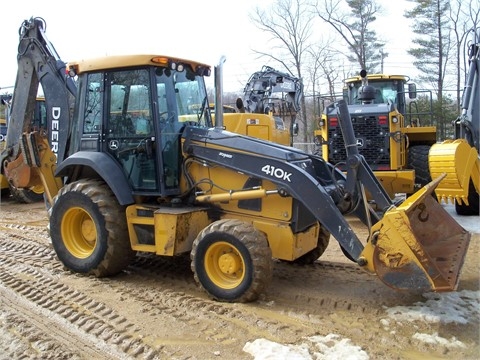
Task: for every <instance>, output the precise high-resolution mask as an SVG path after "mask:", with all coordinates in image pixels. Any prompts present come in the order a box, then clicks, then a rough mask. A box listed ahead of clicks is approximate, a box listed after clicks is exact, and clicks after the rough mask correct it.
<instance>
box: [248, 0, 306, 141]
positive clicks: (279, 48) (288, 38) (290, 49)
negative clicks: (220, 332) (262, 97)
mask: <svg viewBox="0 0 480 360" xmlns="http://www.w3.org/2000/svg"><path fill="white" fill-rule="evenodd" d="M307 1H308V0H277V1H276V2H275V3H273V4H272V5H271V7H270V8H269V9H268V10H263V9H260V8H259V7H257V8H256V9H255V11H254V13H252V14H251V15H250V19H251V21H252V22H253V24H254V25H255V26H256V27H257V28H258V29H260V30H262V31H264V32H267V33H269V34H270V35H271V43H270V45H269V47H268V50H256V49H254V50H253V51H254V52H255V53H257V54H258V55H260V56H261V57H268V58H270V59H272V60H274V61H276V62H278V63H280V64H282V66H283V67H284V68H285V69H286V70H287V72H289V73H290V74H292V76H295V77H298V78H299V79H300V80H303V78H302V62H303V57H304V55H305V51H306V50H307V49H308V47H309V44H308V40H309V38H310V36H311V34H312V21H313V15H312V13H311V11H310V10H309V7H308V5H307V4H308V3H307ZM292 68H293V69H295V72H292V70H291V69H292ZM300 128H301V131H302V133H303V141H304V142H307V136H308V135H307V132H308V124H307V118H306V107H305V97H302V100H301V124H300Z"/></svg>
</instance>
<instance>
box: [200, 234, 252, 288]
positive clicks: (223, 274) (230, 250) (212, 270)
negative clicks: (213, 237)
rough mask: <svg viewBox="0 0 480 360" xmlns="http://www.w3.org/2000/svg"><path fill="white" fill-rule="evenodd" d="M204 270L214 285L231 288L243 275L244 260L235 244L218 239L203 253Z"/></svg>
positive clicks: (240, 280)
mask: <svg viewBox="0 0 480 360" xmlns="http://www.w3.org/2000/svg"><path fill="white" fill-rule="evenodd" d="M205 271H206V273H207V275H208V277H209V279H210V280H211V281H212V282H213V283H214V284H215V285H216V286H218V287H221V288H223V289H233V288H235V287H237V286H238V285H240V284H241V283H242V281H243V279H244V277H245V261H244V259H243V257H242V255H241V254H240V252H239V251H238V250H237V248H236V247H235V246H233V245H232V244H230V243H227V242H224V241H220V242H216V243H215V244H212V245H211V246H210V247H209V248H208V250H207V252H206V253H205Z"/></svg>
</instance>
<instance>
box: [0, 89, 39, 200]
mask: <svg viewBox="0 0 480 360" xmlns="http://www.w3.org/2000/svg"><path fill="white" fill-rule="evenodd" d="M11 99H12V95H11V94H9V95H1V99H0V100H1V102H2V104H3V107H4V118H1V119H0V150H2V149H3V148H4V147H5V142H6V139H7V128H8V119H9V118H10V106H11V104H10V102H11ZM46 121H47V115H46V112H45V99H44V98H43V97H37V100H36V103H35V109H34V112H33V117H32V120H31V123H30V125H31V129H32V130H33V129H40V128H42V127H43V128H45V126H46ZM0 167H1V166H0ZM0 189H1V194H2V197H6V196H8V195H11V196H12V197H13V198H14V199H15V200H16V201H18V202H21V203H26V204H29V203H33V202H38V201H43V191H44V190H43V185H42V184H39V185H35V186H32V187H30V188H16V187H14V186H13V185H12V184H9V182H8V181H7V178H6V177H5V176H4V175H3V168H2V171H1V172H0Z"/></svg>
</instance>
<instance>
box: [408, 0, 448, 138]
mask: <svg viewBox="0 0 480 360" xmlns="http://www.w3.org/2000/svg"><path fill="white" fill-rule="evenodd" d="M410 1H411V2H414V3H415V4H416V6H415V7H414V8H413V9H412V10H410V11H406V12H405V17H407V18H409V19H413V20H414V23H413V32H414V33H415V34H416V35H417V37H415V38H414V39H413V40H412V42H413V43H414V44H415V45H416V47H413V48H411V49H409V50H408V53H409V54H410V55H412V56H413V57H414V58H415V60H414V62H413V64H414V65H415V67H416V68H417V69H418V70H420V72H421V75H420V80H421V81H424V82H425V83H428V84H430V85H431V86H433V88H434V89H435V92H436V95H437V101H438V106H439V107H440V108H443V105H444V104H443V96H444V94H443V93H444V84H445V77H446V75H447V71H446V69H447V67H448V65H449V62H450V56H451V52H452V41H451V39H450V30H449V18H448V14H449V9H450V1H449V0H410ZM442 114H443V112H441V111H440V112H439V116H440V117H439V118H437V129H438V131H439V132H440V135H441V137H442V138H443V137H444V135H445V133H444V132H445V127H446V124H447V122H449V121H450V120H451V119H446V118H445V117H444V116H443V115H442Z"/></svg>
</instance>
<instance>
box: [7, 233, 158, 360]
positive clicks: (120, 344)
mask: <svg viewBox="0 0 480 360" xmlns="http://www.w3.org/2000/svg"><path fill="white" fill-rule="evenodd" d="M7 242H8V240H7ZM5 243H6V241H5V240H2V241H1V242H0V288H2V287H3V288H4V289H3V291H1V293H2V294H3V296H4V297H5V296H7V297H9V298H10V299H12V298H13V299H15V298H17V300H18V299H21V300H23V302H26V303H27V304H28V302H30V303H32V304H34V305H35V306H31V305H30V304H28V305H27V306H25V307H24V312H26V313H27V314H30V315H35V314H34V313H33V312H32V311H29V310H27V309H29V308H36V309H40V310H39V311H40V313H41V315H43V317H42V319H43V321H46V320H47V319H48V320H47V321H48V323H51V324H52V325H53V326H56V327H60V328H61V329H60V332H59V333H58V334H60V333H61V332H63V331H66V332H67V333H68V328H70V327H73V329H75V330H76V332H77V335H76V336H74V339H75V340H74V342H76V341H77V340H78V342H79V343H83V344H84V345H85V347H88V348H92V347H93V348H99V349H106V350H102V351H100V350H99V351H98V352H95V354H96V355H97V356H96V357H98V354H101V353H105V355H106V356H105V358H109V357H110V356H111V354H114V356H115V357H117V358H126V357H128V358H139V359H155V358H159V357H161V355H162V353H161V351H160V349H156V348H153V347H151V346H149V345H147V344H145V343H144V342H143V340H142V339H141V338H140V337H139V336H138V335H135V331H136V326H135V325H134V324H132V323H129V322H128V321H127V320H126V318H125V317H123V316H121V315H119V314H118V313H117V312H115V311H113V310H112V309H111V308H109V307H108V306H107V305H105V304H104V303H101V302H98V301H96V300H94V299H92V298H91V297H89V296H88V295H87V294H84V293H82V292H79V291H77V290H76V289H74V288H72V287H70V286H68V285H66V284H63V283H61V282H59V281H58V279H56V277H55V276H53V275H52V273H49V272H48V271H46V270H45V268H44V263H45V262H47V263H48V262H50V263H52V262H53V258H54V257H55V253H54V252H53V250H51V249H49V248H47V247H43V248H42V245H40V244H24V243H22V242H21V241H20V242H19V241H18V239H15V240H13V242H11V240H10V242H9V243H7V244H5ZM45 255H46V256H45ZM45 257H46V259H45ZM40 258H44V260H43V261H38V260H39V259H40ZM55 267H56V266H54V268H55ZM65 276H67V275H65ZM68 276H74V275H68ZM5 294H7V295H5ZM7 303H8V302H7ZM7 316H8V315H7ZM39 316H40V315H36V317H39ZM32 317H33V318H35V316H32ZM29 318H30V317H29V316H27V317H26V318H25V319H24V320H25V321H29V320H30V319H29ZM20 320H21V319H20ZM29 324H30V325H32V328H33V329H36V328H38V326H35V324H32V323H30V322H29ZM24 328H26V329H28V328H29V327H24ZM48 328H50V327H48ZM47 333H48V332H47ZM58 334H54V336H53V338H52V339H50V340H49V341H47V342H49V343H51V344H50V345H49V346H48V347H53V348H55V347H57V346H60V348H61V347H62V346H61V343H62V337H61V336H59V335H58ZM19 336H20V338H28V337H29V335H28V334H20V335H19ZM32 336H34V335H33V334H32ZM82 339H83V340H82ZM85 339H87V340H88V341H86V340H85ZM70 341H72V339H69V341H66V345H68V344H69V343H70ZM55 342H60V344H59V345H53V343H55ZM64 345H65V344H64ZM81 353H83V349H82V352H81ZM87 358H88V357H87Z"/></svg>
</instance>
